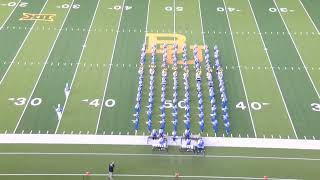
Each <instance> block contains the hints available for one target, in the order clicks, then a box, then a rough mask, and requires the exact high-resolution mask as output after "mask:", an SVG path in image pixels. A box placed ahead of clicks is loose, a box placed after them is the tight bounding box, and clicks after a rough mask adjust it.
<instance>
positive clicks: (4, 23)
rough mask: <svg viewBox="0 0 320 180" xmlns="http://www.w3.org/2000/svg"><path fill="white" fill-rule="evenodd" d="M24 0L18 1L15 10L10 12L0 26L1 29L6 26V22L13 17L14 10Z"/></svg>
mask: <svg viewBox="0 0 320 180" xmlns="http://www.w3.org/2000/svg"><path fill="white" fill-rule="evenodd" d="M21 1H22V0H19V1H18V2H17V5H16V6H15V7H14V8H13V10H12V11H11V13H10V14H9V16H8V17H7V18H6V20H5V21H4V22H3V23H2V25H1V26H0V30H1V29H2V28H3V27H4V25H6V23H7V22H8V20H9V19H10V18H11V16H12V14H13V13H14V11H15V10H16V9H17V7H18V6H19V4H20V2H21Z"/></svg>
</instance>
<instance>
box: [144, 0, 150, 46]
mask: <svg viewBox="0 0 320 180" xmlns="http://www.w3.org/2000/svg"><path fill="white" fill-rule="evenodd" d="M149 10H150V0H149V1H148V11H147V20H146V30H145V36H144V43H146V44H147V33H148V24H149Z"/></svg>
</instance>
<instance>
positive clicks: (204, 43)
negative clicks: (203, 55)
mask: <svg viewBox="0 0 320 180" xmlns="http://www.w3.org/2000/svg"><path fill="white" fill-rule="evenodd" d="M198 5H199V15H200V23H201V34H202V43H203V45H204V46H205V45H206V41H205V38H204V31H203V23H202V13H201V5H200V0H198Z"/></svg>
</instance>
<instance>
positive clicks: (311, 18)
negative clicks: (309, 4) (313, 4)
mask: <svg viewBox="0 0 320 180" xmlns="http://www.w3.org/2000/svg"><path fill="white" fill-rule="evenodd" d="M298 1H299V2H300V4H301V6H302V7H303V9H304V11H305V13H306V14H307V16H308V17H309V20H310V21H311V23H312V25H313V27H314V28H315V29H316V30H317V32H318V34H320V32H319V30H318V28H317V26H316V25H315V23H314V21H313V20H312V18H311V16H310V15H309V13H308V11H307V9H306V8H305V7H304V5H303V3H302V2H301V0H298Z"/></svg>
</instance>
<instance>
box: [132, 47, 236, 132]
mask: <svg viewBox="0 0 320 180" xmlns="http://www.w3.org/2000/svg"><path fill="white" fill-rule="evenodd" d="M156 48H157V47H156V45H153V46H152V53H151V63H150V65H149V76H150V81H149V95H148V106H147V108H148V109H147V112H146V113H147V116H148V120H147V122H146V124H147V127H148V131H149V132H151V131H152V132H156V131H155V130H152V111H153V103H154V81H155V67H156V65H155V58H156ZM182 49H183V65H184V68H183V69H184V73H183V80H184V89H185V94H184V97H185V99H184V102H185V115H184V117H185V120H184V121H183V122H184V125H185V132H184V134H185V135H186V136H188V135H189V134H190V85H189V68H188V63H187V48H186V45H183V48H182ZM177 51H178V46H177V44H174V45H173V68H172V69H173V100H172V104H173V106H172V108H173V113H172V116H173V121H171V122H172V123H173V132H172V135H173V136H176V134H177V126H178V72H177V69H178V68H177ZM193 56H194V59H195V68H196V87H197V96H198V104H199V106H198V109H199V114H198V115H199V127H200V132H203V131H204V108H203V98H202V90H201V68H200V60H199V58H198V47H197V46H196V45H195V46H194V49H193ZM167 58H168V45H167V44H164V45H163V61H162V66H161V67H162V73H161V75H162V80H161V106H160V110H161V114H160V118H161V120H160V121H159V123H160V129H159V134H163V133H164V131H165V125H166V121H165V119H166V114H165V102H166V85H167V78H168V72H167ZM214 58H215V67H216V69H217V71H216V72H217V75H218V80H219V90H220V95H221V102H222V112H223V120H224V125H225V127H226V133H227V134H229V133H230V123H229V115H228V102H227V97H226V92H225V86H224V79H223V71H222V68H221V66H220V56H219V50H218V48H217V46H215V47H214ZM145 60H146V45H145V44H144V46H143V47H142V49H141V58H140V67H139V71H138V73H139V86H138V92H137V98H136V105H135V114H134V117H135V119H134V120H133V122H134V128H135V131H137V130H138V128H139V120H140V110H141V97H142V86H143V79H144V69H143V67H144V63H145ZM205 65H206V70H207V73H206V75H207V82H208V87H209V95H210V103H211V114H210V115H211V121H212V124H213V130H214V131H215V133H217V131H218V121H217V107H216V104H215V103H216V102H215V93H214V88H213V77H212V74H211V73H212V68H211V65H210V56H209V49H208V47H207V46H206V47H205ZM157 133H158V132H157Z"/></svg>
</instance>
